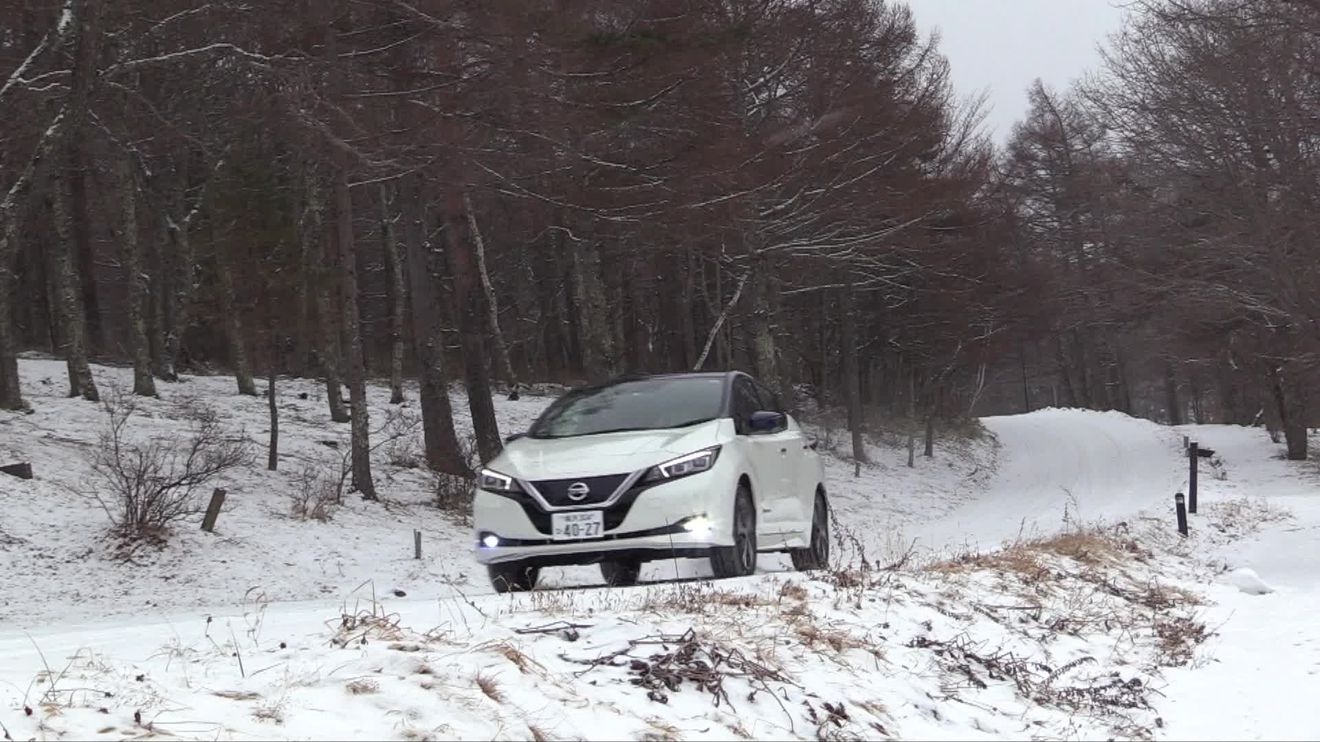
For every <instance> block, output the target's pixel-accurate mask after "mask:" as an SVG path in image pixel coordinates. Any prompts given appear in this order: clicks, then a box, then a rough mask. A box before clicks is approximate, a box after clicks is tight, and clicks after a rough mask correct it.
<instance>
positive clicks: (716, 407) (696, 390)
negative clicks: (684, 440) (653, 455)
mask: <svg viewBox="0 0 1320 742" xmlns="http://www.w3.org/2000/svg"><path fill="white" fill-rule="evenodd" d="M723 395H724V379H723V378H720V377H718V376H688V377H682V376H676V377H668V378H665V377H662V378H654V379H637V380H632V381H621V382H618V383H614V384H610V385H608V386H599V387H586V388H583V389H577V390H574V391H571V392H569V393H568V394H566V395H564V396H563V397H560V398H559V399H558V400H556V401H555V403H554V404H552V405H550V406H549V407H548V408H546V411H545V412H543V413H541V416H540V417H539V418H537V420H536V422H535V423H533V424H532V427H531V430H530V431H528V435H529V436H530V437H532V438H568V437H571V436H576V435H596V434H599V433H615V432H621V431H625V430H659V429H662V428H681V427H685V426H688V425H696V424H697V423H703V422H706V421H708V420H714V419H715V418H716V417H717V416H719V414H720V404H721V402H722V401H723Z"/></svg>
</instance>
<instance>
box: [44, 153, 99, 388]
mask: <svg viewBox="0 0 1320 742" xmlns="http://www.w3.org/2000/svg"><path fill="white" fill-rule="evenodd" d="M55 170H57V171H58V170H59V167H58V166H57V167H56V168H55ZM52 181H53V182H52V184H51V185H52V186H53V188H52V189H51V200H50V205H51V215H52V217H53V218H54V221H55V232H56V235H57V239H58V242H59V245H58V246H57V247H56V248H55V250H54V257H55V283H56V289H57V291H58V293H59V301H60V312H59V314H60V324H61V326H62V331H61V332H60V337H61V340H62V341H63V345H64V348H63V351H64V359H65V361H66V363H67V364H68V368H69V396H70V397H76V396H78V395H80V394H81V395H82V397H83V398H84V399H86V400H88V401H90V402H97V401H100V399H101V395H100V393H99V392H98V391H97V389H96V382H95V381H93V380H92V369H91V365H90V364H89V363H88V360H87V324H86V318H87V315H86V314H85V313H84V312H83V303H82V298H83V295H82V291H81V290H80V286H81V284H80V282H79V280H78V271H77V267H76V265H77V263H76V260H75V258H76V257H77V256H76V254H75V253H76V251H77V247H76V245H75V244H74V242H73V238H72V235H71V232H72V224H71V223H70V218H69V209H68V201H69V193H68V189H67V185H66V180H65V178H64V175H63V174H62V173H59V174H56V175H55V176H54V177H52Z"/></svg>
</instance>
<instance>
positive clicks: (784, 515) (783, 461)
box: [755, 382, 814, 534]
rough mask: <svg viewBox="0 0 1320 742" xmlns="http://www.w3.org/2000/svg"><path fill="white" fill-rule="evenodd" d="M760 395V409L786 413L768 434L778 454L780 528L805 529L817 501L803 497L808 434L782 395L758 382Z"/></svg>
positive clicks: (757, 389) (776, 507)
mask: <svg viewBox="0 0 1320 742" xmlns="http://www.w3.org/2000/svg"><path fill="white" fill-rule="evenodd" d="M755 386H756V391H757V395H758V396H759V397H760V398H761V409H764V410H770V411H772V412H778V413H780V414H781V415H783V416H784V425H783V426H782V427H780V429H779V430H777V431H775V432H774V433H770V434H768V435H766V440H767V441H772V442H773V443H774V445H773V446H772V448H773V449H774V451H775V453H776V462H775V468H776V475H777V477H778V479H779V484H778V487H777V488H778V490H779V497H778V500H777V501H776V503H775V506H774V507H775V510H776V513H775V521H776V522H777V523H778V524H779V527H780V528H781V529H783V530H785V531H788V532H791V533H795V534H796V533H797V532H799V531H801V530H804V528H805V526H804V525H803V523H804V519H805V518H807V515H806V514H807V513H810V512H811V510H810V509H809V508H811V507H812V506H813V505H814V502H812V501H811V498H806V499H805V500H804V495H803V486H804V485H803V484H802V481H803V479H804V478H805V476H804V474H803V470H804V469H805V468H806V463H807V462H806V461H805V460H804V457H803V450H804V445H805V444H806V442H807V439H806V435H805V434H804V433H803V432H802V428H801V427H799V426H798V424H797V421H795V420H794V419H793V418H792V417H791V416H789V414H788V412H787V411H785V410H784V407H783V405H782V404H780V402H779V396H778V395H777V394H775V393H774V392H772V391H770V389H768V388H767V387H766V386H765V385H764V384H761V383H760V382H755Z"/></svg>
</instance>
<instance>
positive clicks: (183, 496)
mask: <svg viewBox="0 0 1320 742" xmlns="http://www.w3.org/2000/svg"><path fill="white" fill-rule="evenodd" d="M103 404H104V408H105V413H106V428H105V430H104V431H103V432H102V433H101V435H100V437H99V440H98V445H97V449H96V452H95V453H94V454H93V456H92V472H93V474H94V476H95V479H96V482H95V486H94V487H93V489H92V494H93V496H94V497H96V499H97V501H98V502H99V503H100V504H101V507H102V508H104V509H105V512H106V514H107V515H108V516H109V517H110V521H111V523H112V524H113V526H114V529H115V531H117V532H118V533H119V535H120V536H122V537H124V538H126V539H130V540H138V539H142V538H146V537H163V536H164V535H165V534H166V533H167V531H168V529H169V527H170V526H171V525H173V524H174V523H177V522H178V521H180V520H183V519H184V518H188V517H191V516H194V515H197V514H198V513H200V512H201V509H202V505H201V503H200V502H199V501H198V498H197V493H198V492H199V491H200V490H202V489H203V488H205V487H206V486H207V485H208V484H210V483H212V482H214V481H216V480H217V479H218V478H219V477H221V476H222V475H223V474H225V472H227V471H229V470H230V469H234V468H238V467H243V466H248V465H249V464H250V463H251V453H250V447H249V445H248V442H247V440H246V439H245V438H244V437H243V436H242V435H241V434H240V435H237V436H230V435H227V434H226V433H225V430H224V428H223V426H222V425H221V423H220V420H219V417H218V416H217V415H216V414H215V411H214V410H211V409H210V408H207V407H204V406H201V405H195V406H189V407H186V408H184V411H183V413H184V417H185V419H188V420H189V427H190V432H189V433H188V434H187V435H184V436H175V437H170V438H148V439H146V440H145V441H143V442H135V441H133V440H132V436H130V425H129V423H130V422H131V420H132V419H133V415H134V413H136V412H137V406H136V402H135V401H134V400H133V399H132V398H131V397H128V396H126V395H124V394H123V393H121V392H115V393H112V394H109V395H107V397H106V400H105V402H104V403H103Z"/></svg>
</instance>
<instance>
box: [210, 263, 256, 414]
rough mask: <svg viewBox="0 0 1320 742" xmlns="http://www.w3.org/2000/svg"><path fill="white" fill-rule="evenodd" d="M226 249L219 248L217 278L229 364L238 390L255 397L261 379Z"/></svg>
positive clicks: (216, 266)
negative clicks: (250, 352)
mask: <svg viewBox="0 0 1320 742" xmlns="http://www.w3.org/2000/svg"><path fill="white" fill-rule="evenodd" d="M224 249H226V248H218V250H217V252H216V254H215V278H216V284H217V288H219V289H220V311H221V312H222V313H224V315H225V330H226V334H227V336H228V339H229V363H230V365H232V366H233V371H234V381H235V382H237V384H238V393H239V394H242V395H244V396H248V397H255V396H257V382H256V380H255V379H254V378H253V376H252V360H251V359H250V358H249V357H248V351H247V342H246V338H245V335H244V329H243V316H242V313H241V312H240V311H239V308H238V298H237V294H236V293H235V291H234V274H233V273H232V271H231V269H230V267H229V256H227V255H225V254H224V253H223V251H224Z"/></svg>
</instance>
